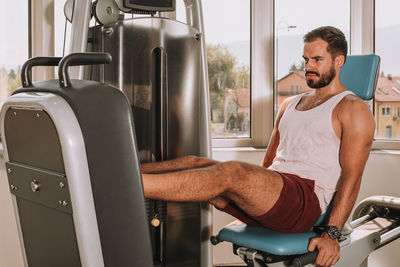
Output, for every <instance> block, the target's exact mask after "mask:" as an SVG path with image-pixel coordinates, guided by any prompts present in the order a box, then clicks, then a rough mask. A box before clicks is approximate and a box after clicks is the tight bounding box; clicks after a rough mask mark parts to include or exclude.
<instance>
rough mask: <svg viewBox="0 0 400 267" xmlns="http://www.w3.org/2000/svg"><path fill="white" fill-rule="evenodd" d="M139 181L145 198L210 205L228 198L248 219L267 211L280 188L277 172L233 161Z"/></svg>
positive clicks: (151, 176) (163, 174)
mask: <svg viewBox="0 0 400 267" xmlns="http://www.w3.org/2000/svg"><path fill="white" fill-rule="evenodd" d="M142 178H143V187H144V193H145V197H146V198H151V199H160V200H165V201H182V202H204V201H210V202H211V203H213V202H214V203H215V202H216V201H218V200H220V199H227V200H229V201H233V202H234V203H235V204H236V205H237V206H238V207H240V208H241V209H242V210H243V211H244V212H246V213H247V214H249V215H251V216H260V215H263V214H265V213H266V212H268V211H269V210H270V209H271V208H272V207H273V206H274V204H275V203H276V201H277V200H278V198H279V195H280V192H281V190H282V186H283V181H282V177H281V176H280V175H279V174H278V173H276V172H273V171H270V170H268V169H266V168H263V167H260V166H256V165H252V164H248V163H243V162H234V161H231V162H222V163H215V164H213V165H211V166H209V167H203V168H196V169H188V170H183V171H176V172H167V173H159V174H145V173H144V174H143V175H142ZM215 204H216V203H215ZM220 205H225V204H224V203H222V204H221V203H220Z"/></svg>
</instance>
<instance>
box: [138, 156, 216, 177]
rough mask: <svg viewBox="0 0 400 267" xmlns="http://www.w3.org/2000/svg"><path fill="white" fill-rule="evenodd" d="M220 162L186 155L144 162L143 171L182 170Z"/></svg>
mask: <svg viewBox="0 0 400 267" xmlns="http://www.w3.org/2000/svg"><path fill="white" fill-rule="evenodd" d="M216 163H218V161H216V160H212V159H208V158H201V157H196V156H185V157H181V158H177V159H172V160H166V161H157V162H151V163H142V164H141V171H142V173H163V172H171V171H181V170H187V169H193V168H201V167H207V166H212V165H214V164H216Z"/></svg>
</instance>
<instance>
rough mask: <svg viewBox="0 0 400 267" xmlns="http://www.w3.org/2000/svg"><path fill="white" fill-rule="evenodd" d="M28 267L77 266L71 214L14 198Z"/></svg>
mask: <svg viewBox="0 0 400 267" xmlns="http://www.w3.org/2000/svg"><path fill="white" fill-rule="evenodd" d="M17 205H18V212H19V218H20V222H21V229H22V236H23V237H24V243H25V250H26V257H27V260H28V264H29V267H54V266H57V267H58V266H60V267H61V266H62V267H80V266H81V262H80V259H79V251H78V247H77V240H76V236H75V229H74V222H73V219H72V216H71V214H68V213H65V212H61V211H59V210H56V209H52V208H48V207H45V206H43V205H40V204H38V203H35V202H31V201H27V200H25V199H23V198H17Z"/></svg>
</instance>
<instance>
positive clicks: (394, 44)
mask: <svg viewBox="0 0 400 267" xmlns="http://www.w3.org/2000/svg"><path fill="white" fill-rule="evenodd" d="M399 9H400V2H399V1H396V0H388V1H375V53H376V54H378V55H379V56H380V57H381V66H380V74H379V79H378V85H377V86H378V88H379V89H378V90H377V92H376V93H375V110H377V111H378V110H382V112H381V113H379V112H376V113H375V120H376V134H375V137H376V138H377V139H382V138H386V139H393V140H400V121H399V114H397V116H396V114H393V115H395V116H394V117H391V116H392V112H391V108H390V107H388V105H390V106H391V107H393V109H394V111H396V110H397V111H399V109H400V84H399V81H400V69H399V64H398V62H400V52H399V49H398V47H400V39H399V38H397V36H398V34H399V32H400V20H399V18H398V12H397V10H399ZM397 113H398V112H397Z"/></svg>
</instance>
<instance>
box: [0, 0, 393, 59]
mask: <svg viewBox="0 0 400 267" xmlns="http://www.w3.org/2000/svg"><path fill="white" fill-rule="evenodd" d="M260 1H263V0H260ZM64 2H65V0H55V8H56V11H55V14H56V18H55V21H56V27H57V31H56V35H55V38H56V51H57V54H60V53H62V42H63V31H64V22H65V18H64V15H63V10H62V9H63V5H64ZM249 3H250V0H203V14H204V19H205V22H204V24H205V31H206V41H207V42H208V43H213V44H216V43H232V42H238V41H248V40H249V38H250V4H249ZM0 4H1V8H0V23H1V25H7V26H6V27H3V33H2V34H1V35H0V66H17V65H21V64H22V63H23V62H24V61H25V60H26V59H27V56H28V53H27V45H26V43H27V35H28V33H27V16H26V15H25V14H27V0H12V1H11V0H0ZM314 10H321V11H320V12H316V11H314ZM399 10H400V1H399V0H376V27H377V28H382V27H388V26H391V25H396V24H400V18H399V16H398V11H399ZM275 12H276V25H277V26H276V27H277V29H278V30H277V32H278V38H279V36H284V35H299V34H301V35H303V34H304V33H305V32H307V31H309V30H310V29H312V28H315V27H317V26H321V25H334V26H336V27H339V28H340V29H342V30H343V31H345V32H346V31H349V28H350V25H349V24H350V21H349V15H348V14H349V12H350V1H349V0H302V1H300V0H277V1H276V2H275ZM346 14H347V15H346ZM177 16H178V19H179V18H184V16H185V15H184V11H183V1H182V0H177ZM343 18H346V19H343ZM288 25H290V26H295V28H294V29H291V30H290V31H288V30H287V26H288Z"/></svg>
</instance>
